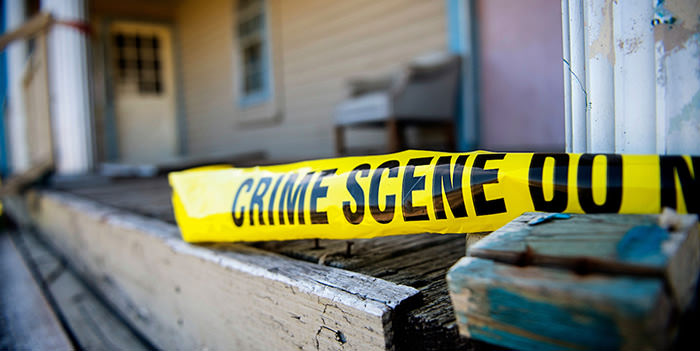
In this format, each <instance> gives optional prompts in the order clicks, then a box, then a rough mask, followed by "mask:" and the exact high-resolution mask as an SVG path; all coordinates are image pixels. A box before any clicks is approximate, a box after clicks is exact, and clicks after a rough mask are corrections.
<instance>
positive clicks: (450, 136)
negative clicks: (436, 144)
mask: <svg viewBox="0 0 700 351" xmlns="http://www.w3.org/2000/svg"><path fill="white" fill-rule="evenodd" d="M445 132H446V134H447V147H448V148H449V150H448V151H457V136H456V133H457V131H456V130H455V122H447V123H446V124H445Z"/></svg>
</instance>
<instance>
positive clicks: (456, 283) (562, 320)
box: [447, 257, 672, 350]
mask: <svg viewBox="0 0 700 351" xmlns="http://www.w3.org/2000/svg"><path fill="white" fill-rule="evenodd" d="M447 279H448V282H449V285H450V294H451V297H452V301H453V303H454V306H455V311H456V313H457V318H458V320H459V322H460V323H459V324H460V327H463V329H462V332H463V333H465V334H466V335H467V336H470V337H475V338H478V339H480V340H484V341H488V342H492V343H496V344H499V345H503V346H506V347H512V348H515V349H524V350H561V349H570V350H575V349H589V350H602V349H623V350H645V349H658V348H659V347H662V346H665V345H668V342H669V340H667V339H666V338H667V337H668V336H669V335H670V333H669V327H670V326H671V322H670V317H671V310H672V306H671V305H672V304H671V302H670V301H669V299H668V297H667V296H666V295H665V293H664V284H663V282H662V281H661V280H660V279H653V278H640V277H614V276H605V275H600V274H589V275H576V274H572V273H571V272H568V271H565V270H560V269H550V268H542V267H516V266H512V265H507V264H501V263H496V262H494V261H490V260H485V259H480V258H476V257H465V258H463V259H461V260H460V261H459V262H458V263H457V264H456V265H455V266H454V267H453V268H452V269H451V270H450V272H449V273H448V276H447Z"/></svg>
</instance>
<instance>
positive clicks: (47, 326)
mask: <svg viewBox="0 0 700 351" xmlns="http://www.w3.org/2000/svg"><path fill="white" fill-rule="evenodd" d="M0 277H2V282H1V283H0V350H73V349H74V347H73V344H72V343H71V341H70V338H69V336H68V335H67V334H66V332H65V330H64V329H63V327H62V326H61V323H60V322H59V320H58V318H57V317H56V315H55V314H54V312H53V309H52V308H51V306H50V304H49V303H48V302H47V301H46V299H45V298H44V295H43V294H42V292H41V289H40V288H39V286H38V285H37V284H36V282H35V281H34V279H33V277H32V274H31V273H30V271H29V269H28V268H27V266H26V265H25V263H24V261H23V260H22V257H21V255H20V253H19V252H18V250H17V248H16V247H15V245H14V244H13V243H12V239H11V238H10V233H8V232H6V231H0Z"/></svg>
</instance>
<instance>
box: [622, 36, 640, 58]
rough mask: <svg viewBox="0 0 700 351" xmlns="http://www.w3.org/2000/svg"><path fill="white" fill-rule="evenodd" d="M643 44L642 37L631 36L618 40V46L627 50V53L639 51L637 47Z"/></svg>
mask: <svg viewBox="0 0 700 351" xmlns="http://www.w3.org/2000/svg"><path fill="white" fill-rule="evenodd" d="M641 45H642V39H640V38H639V37H634V38H629V39H625V40H618V42H617V46H618V47H619V48H620V49H621V50H625V51H624V53H625V55H629V54H633V53H635V52H637V49H639V47H640V46H641Z"/></svg>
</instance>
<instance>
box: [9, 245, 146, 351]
mask: <svg viewBox="0 0 700 351" xmlns="http://www.w3.org/2000/svg"><path fill="white" fill-rule="evenodd" d="M17 241H18V242H19V243H20V245H21V246H22V247H23V252H24V254H25V259H27V260H28V261H30V262H31V263H32V264H33V265H34V267H36V269H37V271H38V273H39V275H40V279H41V280H42V282H43V284H44V286H45V287H46V288H47V290H48V293H49V294H51V296H52V298H53V300H54V301H55V304H56V309H57V312H58V313H60V315H61V316H62V318H63V320H64V322H65V324H66V326H67V328H68V329H70V331H71V333H72V335H73V336H74V338H75V340H76V342H77V343H78V345H79V346H80V347H79V348H80V349H84V350H115V351H116V350H134V351H137V350H148V349H152V348H153V346H152V345H150V343H148V342H144V340H142V339H141V338H140V337H138V336H136V335H135V334H134V333H133V332H132V330H131V329H130V328H129V327H128V326H127V325H125V324H124V323H123V321H122V320H120V319H119V318H118V317H117V316H116V315H115V314H114V313H112V311H110V310H109V309H108V308H107V307H106V306H105V305H104V304H103V303H102V302H101V301H100V300H99V299H98V298H97V297H96V296H95V295H94V294H93V293H92V292H91V291H90V290H89V289H88V288H87V287H86V286H85V285H84V284H83V283H82V282H81V281H80V280H79V279H78V278H77V277H76V275H75V274H74V273H73V272H72V271H71V270H70V269H69V268H68V267H67V266H66V264H65V263H64V262H62V261H61V260H60V259H59V258H58V257H56V256H55V255H54V254H53V253H52V252H50V251H49V250H47V249H46V248H45V247H44V246H43V245H42V244H41V243H39V242H38V241H37V240H36V238H35V237H34V235H33V234H32V233H30V232H28V231H24V232H22V234H21V236H19V237H18V238H17Z"/></svg>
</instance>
